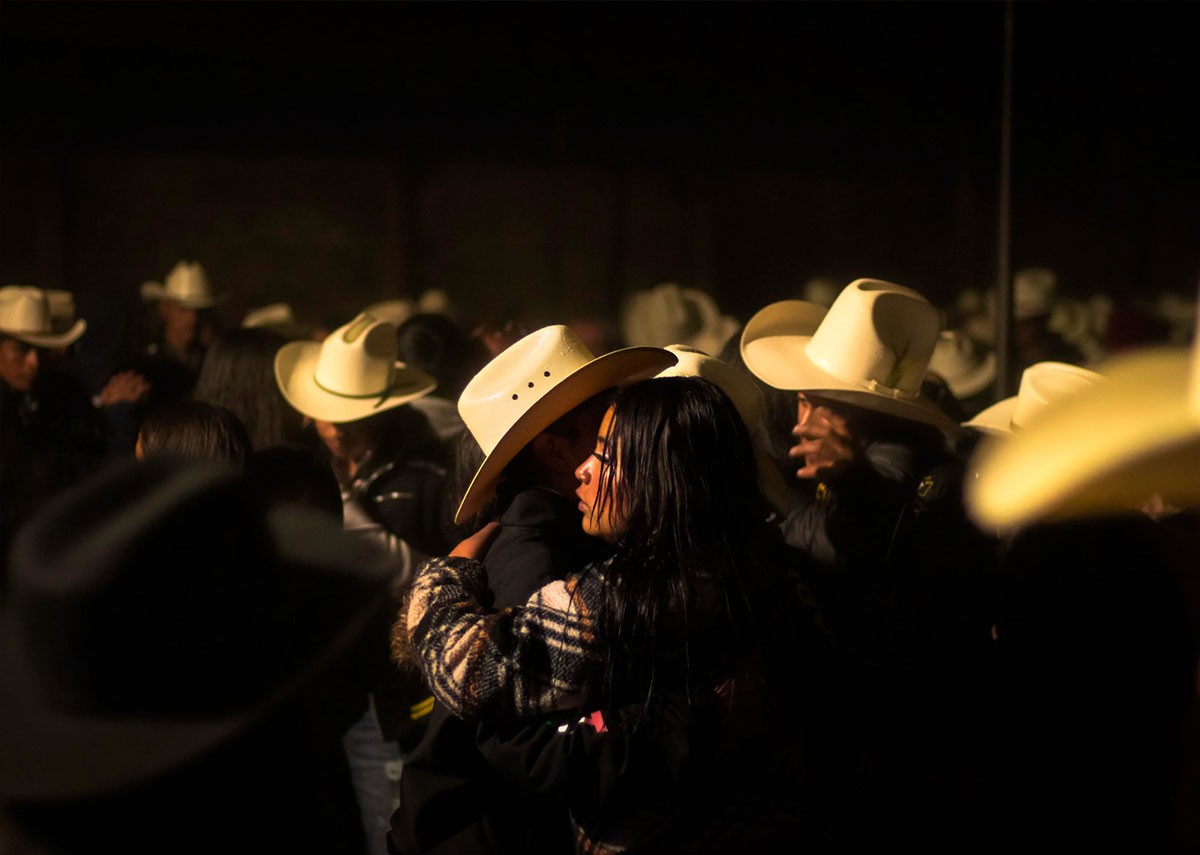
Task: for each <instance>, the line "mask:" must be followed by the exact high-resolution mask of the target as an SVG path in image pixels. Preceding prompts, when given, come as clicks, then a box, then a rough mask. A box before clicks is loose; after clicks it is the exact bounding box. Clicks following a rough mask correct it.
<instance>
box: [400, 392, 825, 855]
mask: <svg viewBox="0 0 1200 855" xmlns="http://www.w3.org/2000/svg"><path fill="white" fill-rule="evenodd" d="M576 477H577V478H578V479H579V481H580V486H579V489H578V491H577V492H578V495H579V497H580V500H581V501H580V510H581V511H582V512H583V527H584V529H585V531H587V532H588V533H590V534H592V535H594V536H597V537H601V538H603V539H605V540H608V541H609V542H611V543H612V544H613V545H614V546H615V548H616V551H615V553H614V555H613V556H612V558H610V559H609V560H608V561H605V562H603V563H602V564H599V565H593V566H591V567H589V568H587V569H586V570H585V571H584V572H583V573H581V574H580V575H578V576H575V577H572V578H569V579H567V580H565V581H562V582H556V583H553V584H550V585H547V586H546V587H545V588H543V589H541V590H540V591H538V592H537V593H535V594H534V596H533V597H532V598H531V599H530V600H529V602H528V603H527V604H526V605H525V606H524V607H522V608H517V609H508V610H505V611H502V612H492V611H490V610H489V609H488V608H486V607H485V606H484V605H483V604H481V603H480V602H479V601H478V594H479V592H480V590H481V588H482V586H483V570H482V566H481V565H480V564H479V563H478V562H477V561H475V560H473V559H474V558H475V557H476V556H477V554H479V553H480V552H482V551H483V549H484V545H485V542H486V531H485V532H483V533H481V534H480V535H477V536H475V537H473V538H470V539H468V540H467V541H464V542H463V544H460V546H459V548H458V549H456V550H455V551H454V553H452V554H451V556H449V557H447V558H444V559H435V560H432V561H430V562H427V563H426V565H424V567H423V568H422V570H421V572H420V575H419V577H418V578H417V580H416V582H415V584H414V587H413V592H412V596H411V600H410V606H409V609H408V612H407V629H406V631H404V632H402V633H401V635H403V636H406V637H407V639H408V640H409V641H410V642H411V644H412V647H413V652H414V653H415V654H416V656H417V658H418V659H419V660H420V662H421V665H422V669H423V671H424V672H425V675H426V678H427V680H428V681H429V684H430V686H431V687H432V689H433V691H434V692H435V694H437V696H438V697H439V699H441V700H442V701H443V702H445V703H446V704H447V706H449V707H450V708H451V709H452V710H453V711H455V713H456V714H458V715H460V716H462V717H464V718H475V719H482V720H484V725H483V726H481V734H482V735H484V736H486V740H485V741H486V742H487V743H488V744H489V746H490V748H489V749H488V750H487V751H486V752H485V753H489V754H490V756H491V757H492V758H493V759H494V761H495V762H497V763H500V764H503V765H505V766H508V767H509V768H511V769H513V770H514V780H518V781H521V782H523V783H524V784H525V785H527V786H529V787H531V788H532V789H534V790H537V791H538V792H540V793H542V794H543V795H558V796H559V797H562V796H564V795H567V794H569V798H568V801H569V806H570V807H571V810H572V813H573V816H574V818H575V820H576V823H577V827H578V829H579V834H580V838H579V839H580V845H581V848H583V849H586V850H588V851H603V850H604V849H605V848H612V847H616V848H619V849H625V850H628V849H630V848H631V847H632V848H635V849H636V848H639V847H649V848H651V849H654V850H655V851H661V849H662V846H663V845H664V843H663V842H664V840H671V841H673V842H672V843H671V846H672V847H675V846H679V845H683V840H684V836H686V837H687V839H688V840H690V841H691V842H690V843H688V844H687V845H688V846H689V847H691V848H696V847H698V848H699V849H701V850H703V849H704V848H705V847H706V846H709V845H711V846H715V847H716V848H718V849H727V848H728V846H729V845H730V844H731V843H738V844H739V845H740V844H743V843H749V842H756V843H759V844H768V843H770V842H772V841H781V840H785V839H786V840H787V841H788V843H789V845H794V844H795V843H796V842H797V840H796V835H802V836H803V835H807V834H809V833H810V832H811V830H812V828H811V825H810V824H809V823H808V819H809V817H808V815H807V813H806V812H805V811H804V810H801V809H799V808H808V807H810V805H809V804H807V802H806V801H805V800H806V791H807V787H806V784H807V781H806V780H805V774H806V771H807V767H806V764H805V760H804V753H803V749H804V741H803V739H802V736H803V735H804V734H805V733H806V732H807V731H808V730H809V727H808V719H809V717H810V714H812V713H815V711H816V705H815V704H814V703H813V701H814V700H815V699H817V698H820V697H821V695H822V691H823V690H822V688H821V683H823V680H824V676H825V672H824V657H825V645H824V636H823V633H822V632H821V630H820V628H819V626H820V623H819V619H818V617H817V614H816V611H815V608H814V607H813V604H812V601H811V599H810V598H809V597H808V596H807V591H806V589H805V588H804V587H803V585H801V584H800V583H799V582H798V581H797V577H796V575H795V571H797V570H799V569H800V567H801V565H802V564H803V560H804V559H803V556H801V555H799V554H798V553H794V552H790V551H789V550H787V548H786V547H784V546H783V545H782V543H781V541H780V539H779V537H778V535H777V534H776V533H775V532H774V530H773V529H772V528H771V526H770V525H769V524H768V523H767V522H766V518H767V511H766V506H765V502H764V499H763V496H762V491H761V488H760V486H759V482H758V476H757V469H756V464H755V458H754V454H753V450H752V447H751V443H750V439H749V437H748V435H747V432H746V428H745V426H744V424H743V423H742V421H741V418H740V417H739V416H738V413H737V410H736V409H735V408H734V406H733V404H732V402H730V400H729V399H728V398H727V397H726V396H725V394H724V393H723V392H722V391H721V390H720V389H718V388H717V387H716V386H715V385H713V384H711V383H709V382H707V381H705V380H702V379H699V378H691V377H672V378H659V379H654V380H646V381H642V382H640V383H635V384H633V385H631V386H629V387H628V388H626V389H625V390H623V391H622V392H621V393H620V394H619V395H618V397H617V398H616V400H615V401H614V403H613V405H612V407H611V408H610V410H609V411H608V413H607V414H606V415H605V418H604V420H603V422H602V424H601V428H600V432H599V435H598V437H597V443H596V449H595V452H594V454H593V455H592V456H591V457H590V458H589V459H588V460H587V461H586V462H585V463H584V464H582V465H581V466H580V467H579V469H578V470H577V471H576ZM399 640H400V641H403V640H404V639H403V638H401V639H399ZM567 710H569V711H571V712H570V713H565V714H564V715H562V716H558V717H556V719H555V720H554V722H553V723H552V726H550V727H545V726H539V725H533V726H524V727H514V726H511V725H510V724H509V723H508V722H510V721H511V720H512V718H513V717H514V716H525V717H528V716H535V715H536V716H540V717H541V719H542V721H544V720H545V718H546V715H547V714H549V713H552V712H555V711H567ZM597 710H599V711H600V713H601V715H600V716H596V715H591V716H587V717H586V719H585V720H586V724H585V723H584V721H580V720H579V719H580V714H581V713H583V714H587V713H593V712H594V711H597ZM718 828H719V829H720V832H721V833H720V834H717V836H716V837H713V836H712V835H713V834H714V833H715V829H718ZM730 835H732V836H730ZM598 845H599V846H600V847H601V848H600V849H599V850H598V849H597V848H596V847H597V846H598Z"/></svg>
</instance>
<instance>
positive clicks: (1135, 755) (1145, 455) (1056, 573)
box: [967, 348, 1200, 852]
mask: <svg viewBox="0 0 1200 855" xmlns="http://www.w3.org/2000/svg"><path fill="white" fill-rule="evenodd" d="M1035 367H1036V366H1035ZM1029 370H1033V369H1029ZM1076 370H1077V371H1078V370H1079V369H1076ZM1097 372H1098V374H1099V375H1100V376H1101V378H1102V379H1101V380H1100V381H1098V382H1093V383H1090V384H1088V385H1087V386H1086V387H1084V388H1080V389H1076V390H1075V393H1074V394H1072V395H1070V396H1064V397H1061V398H1059V399H1057V400H1054V401H1051V402H1049V403H1048V404H1047V405H1046V406H1045V407H1044V409H1043V410H1042V411H1041V412H1039V413H1038V414H1037V418H1036V420H1035V421H1030V422H1028V423H1026V424H1024V426H1022V427H1020V428H1019V429H1017V430H1010V431H1007V432H1003V433H998V434H996V435H995V436H994V437H993V438H991V439H990V440H988V441H986V442H984V443H981V444H980V446H979V448H978V449H977V451H976V453H975V456H974V457H973V458H972V460H971V463H970V466H971V469H972V472H973V477H972V478H971V480H970V481H969V482H968V483H969V489H968V491H967V500H968V502H969V504H970V507H971V510H972V513H973V514H974V515H975V517H976V518H977V519H978V520H979V521H980V524H981V525H984V526H987V527H990V528H994V529H996V530H998V531H1000V532H1001V533H1002V534H1003V535H1004V536H1005V544H1006V552H1005V556H1004V562H1003V566H1002V568H1001V569H1002V573H1001V579H1000V581H1001V587H1000V591H1001V597H1000V601H999V605H998V609H997V614H996V622H995V625H994V628H993V633H994V636H995V639H996V648H997V653H998V656H999V657H1000V661H1001V664H1002V665H1003V670H1002V672H1001V677H1002V680H1001V681H1000V682H999V684H998V689H999V691H998V692H997V701H998V703H999V704H1000V708H1001V711H1002V714H1003V720H1004V722H1005V723H1006V726H1005V728H1004V730H1003V731H1002V732H1001V733H1000V734H999V735H1000V736H1001V737H1002V742H1001V745H1002V749H1003V750H1002V752H1001V754H1000V756H1001V757H1002V759H1003V763H1001V764H999V765H998V768H997V770H996V775H997V778H998V780H999V781H1000V782H1001V784H1002V786H1001V787H1000V789H999V792H1000V795H1001V799H1002V801H1001V807H1002V809H1003V810H1004V811H1005V813H1006V815H1007V816H1008V817H1009V821H1008V822H1007V823H1006V825H1005V826H1004V834H1005V837H1004V838H1003V841H1004V843H1006V844H1009V845H1019V844H1022V843H1023V842H1024V841H1027V840H1028V839H1029V835H1031V834H1036V835H1037V836H1038V839H1041V840H1045V841H1046V842H1047V844H1048V845H1051V846H1056V847H1059V848H1074V849H1087V848H1096V849H1098V848H1105V849H1125V850H1130V851H1132V850H1134V849H1137V850H1145V851H1178V852H1189V851H1195V850H1196V848H1197V846H1198V845H1200V807H1198V806H1200V674H1198V672H1197V661H1198V658H1200V657H1198V642H1197V639H1198V638H1200V573H1198V572H1197V568H1198V567H1200V348H1193V350H1192V351H1191V352H1190V353H1189V352H1188V351H1187V350H1186V349H1183V348H1160V349H1152V350H1144V351H1139V352H1136V353H1130V354H1128V355H1124V356H1121V357H1118V358H1114V359H1112V360H1111V361H1108V362H1105V363H1101V364H1099V365H1097ZM1026 373H1027V374H1028V371H1027V372H1026ZM1024 385H1025V383H1024V380H1023V382H1022V386H1023V388H1024Z"/></svg>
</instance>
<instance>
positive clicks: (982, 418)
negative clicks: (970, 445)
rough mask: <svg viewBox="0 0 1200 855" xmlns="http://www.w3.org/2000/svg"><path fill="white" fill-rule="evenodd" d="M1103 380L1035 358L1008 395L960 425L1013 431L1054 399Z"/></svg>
mask: <svg viewBox="0 0 1200 855" xmlns="http://www.w3.org/2000/svg"><path fill="white" fill-rule="evenodd" d="M1102 382H1104V377H1103V375H1101V374H1098V373H1096V372H1095V371H1091V370H1089V369H1087V368H1080V367H1079V366H1078V365H1069V364H1068V363H1065V362H1037V363H1035V364H1033V365H1030V366H1029V367H1028V368H1026V369H1025V371H1024V372H1022V374H1021V387H1020V388H1019V389H1018V390H1017V394H1015V395H1013V396H1012V397H1011V398H1005V399H1004V400H1002V401H997V402H996V403H994V404H992V405H991V406H990V407H988V408H987V409H986V410H983V411H982V412H980V413H979V414H978V415H976V416H975V417H974V418H973V419H971V420H970V421H968V422H964V423H963V426H964V427H971V428H976V429H977V430H981V431H985V432H987V433H1013V432H1014V431H1018V430H1024V429H1025V428H1028V427H1029V426H1030V425H1033V424H1036V423H1037V420H1038V418H1039V417H1040V416H1041V414H1042V413H1043V412H1045V410H1046V408H1047V407H1049V406H1050V405H1051V404H1053V403H1054V402H1055V401H1059V400H1062V399H1063V398H1069V397H1071V396H1072V395H1078V394H1079V393H1080V392H1082V391H1083V390H1085V389H1088V388H1091V387H1092V386H1095V385H1096V384H1097V383H1102Z"/></svg>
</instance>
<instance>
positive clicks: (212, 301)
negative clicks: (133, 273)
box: [141, 282, 229, 309]
mask: <svg viewBox="0 0 1200 855" xmlns="http://www.w3.org/2000/svg"><path fill="white" fill-rule="evenodd" d="M141 292H142V299H143V300H146V301H158V300H170V301H171V302H172V303H178V304H179V305H181V306H185V307H187V308H189V309H211V308H212V307H213V306H219V305H221V304H222V303H224V302H225V301H226V300H227V299H229V295H228V294H210V295H208V296H207V297H177V296H174V295H172V294H169V293H167V289H166V287H165V286H164V285H162V284H161V283H159V282H143V283H142V289H141Z"/></svg>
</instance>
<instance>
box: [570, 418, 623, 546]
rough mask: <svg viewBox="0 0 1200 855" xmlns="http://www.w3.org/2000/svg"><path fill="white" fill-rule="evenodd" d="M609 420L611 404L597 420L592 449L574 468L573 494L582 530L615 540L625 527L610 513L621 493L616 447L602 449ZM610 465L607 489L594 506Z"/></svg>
mask: <svg viewBox="0 0 1200 855" xmlns="http://www.w3.org/2000/svg"><path fill="white" fill-rule="evenodd" d="M612 419H613V411H612V407H609V408H608V411H607V412H606V413H605V414H604V418H603V419H602V420H601V421H600V432H599V433H598V434H597V435H596V447H595V449H593V451H592V453H591V454H590V455H588V458H587V459H586V460H585V461H583V463H581V464H579V468H578V469H576V470H575V477H576V478H577V479H579V488H578V489H577V490H575V495H577V496H578V497H579V510H581V511H582V512H583V530H584V531H585V532H587V533H588V534H590V535H592V537H598V538H600V539H601V540H606V541H608V542H609V543H616V541H617V540H618V539H619V538H620V536H621V532H622V531H624V529H625V520H624V519H623V518H622V517H621V516H620V515H619V514H618V513H614V507H613V506H614V505H617V504H619V502H618V501H617V500H616V499H617V496H618V495H619V494H620V492H621V470H620V469H619V468H616V467H617V461H616V459H615V458H616V449H611V450H609V449H607V448H606V447H607V445H608V432H609V430H610V429H611V427H612ZM610 454H611V455H612V457H611V458H610V456H609V455H610ZM610 466H611V467H613V471H612V485H611V489H610V490H609V491H608V492H607V493H606V495H605V497H604V498H605V502H604V505H603V506H600V507H598V506H597V502H598V500H599V497H600V483H601V481H603V480H604V478H605V477H606V474H607V472H608V469H609V467H610Z"/></svg>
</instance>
